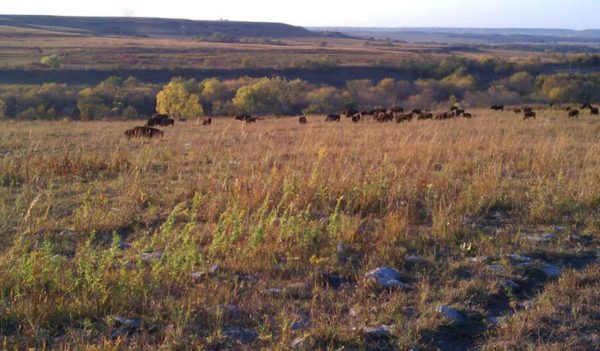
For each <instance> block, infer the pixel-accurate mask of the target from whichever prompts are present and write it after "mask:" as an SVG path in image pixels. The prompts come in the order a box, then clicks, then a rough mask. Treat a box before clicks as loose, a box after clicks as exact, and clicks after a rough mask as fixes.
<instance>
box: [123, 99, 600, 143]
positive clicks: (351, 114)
mask: <svg viewBox="0 0 600 351" xmlns="http://www.w3.org/2000/svg"><path fill="white" fill-rule="evenodd" d="M550 106H551V107H553V106H554V105H553V104H551V105H550ZM490 109H491V110H493V111H502V112H504V111H506V110H507V109H505V107H504V105H492V106H491V107H490ZM561 109H562V108H561ZM585 109H589V111H590V114H592V115H598V114H599V111H598V107H594V106H592V104H590V103H585V104H583V105H581V107H580V108H573V107H564V111H565V112H567V115H568V117H569V118H578V117H579V115H580V113H582V111H583V110H585ZM512 111H513V112H514V113H515V114H522V115H523V119H529V118H536V116H537V114H536V112H535V111H534V109H533V108H532V107H522V108H513V109H512ZM342 116H343V117H345V118H348V119H350V120H351V121H352V122H354V123H358V122H360V121H361V120H363V119H365V118H367V117H370V118H372V119H373V121H376V122H381V123H385V122H394V121H395V122H396V123H403V122H410V121H412V120H413V119H417V120H427V119H431V120H446V119H451V118H457V117H463V118H472V117H473V114H471V113H469V112H467V111H465V110H464V109H460V108H458V107H456V106H453V107H451V108H450V110H449V111H443V112H436V113H433V112H431V111H430V110H420V109H414V110H408V111H405V110H404V109H403V108H402V107H392V108H390V109H386V108H377V109H374V110H370V111H362V112H361V111H358V110H354V109H349V110H346V111H344V112H342V113H341V114H334V113H332V114H329V115H327V116H326V117H325V121H326V122H339V121H341V119H342ZM235 119H236V120H239V121H242V122H244V123H256V121H257V120H258V118H256V117H252V116H251V115H250V114H247V113H245V114H240V115H237V116H235ZM179 120H180V121H182V122H184V121H186V119H185V118H180V119H179ZM298 122H299V123H300V124H307V123H308V119H307V118H306V117H305V116H300V117H299V118H298ZM211 123H212V118H210V117H206V118H204V120H203V121H202V125H204V126H208V125H210V124H211ZM174 125H175V120H174V119H172V118H169V116H167V115H164V114H156V115H154V116H152V118H150V119H149V120H148V121H147V122H146V125H144V126H138V127H135V128H133V129H129V130H127V131H125V135H126V136H127V137H128V138H132V137H145V138H153V137H162V136H163V131H162V130H160V129H157V128H155V127H169V126H174Z"/></svg>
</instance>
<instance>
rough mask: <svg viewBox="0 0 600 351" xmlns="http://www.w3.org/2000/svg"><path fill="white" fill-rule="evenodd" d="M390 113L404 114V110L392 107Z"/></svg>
mask: <svg viewBox="0 0 600 351" xmlns="http://www.w3.org/2000/svg"><path fill="white" fill-rule="evenodd" d="M390 112H391V113H404V108H403V107H399V106H394V107H392V108H391V109H390Z"/></svg>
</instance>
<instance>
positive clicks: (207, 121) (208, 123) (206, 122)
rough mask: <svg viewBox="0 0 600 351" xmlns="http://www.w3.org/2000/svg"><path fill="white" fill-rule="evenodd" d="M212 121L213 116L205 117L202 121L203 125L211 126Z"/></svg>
mask: <svg viewBox="0 0 600 351" xmlns="http://www.w3.org/2000/svg"><path fill="white" fill-rule="evenodd" d="M211 123H212V118H211V117H208V118H205V119H204V120H203V121H202V125H203V126H209V125H211Z"/></svg>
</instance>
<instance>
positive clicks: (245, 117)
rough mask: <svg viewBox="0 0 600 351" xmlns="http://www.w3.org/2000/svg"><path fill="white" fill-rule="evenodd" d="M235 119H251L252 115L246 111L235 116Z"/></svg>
mask: <svg viewBox="0 0 600 351" xmlns="http://www.w3.org/2000/svg"><path fill="white" fill-rule="evenodd" d="M235 119H236V120H238V121H247V120H249V119H252V116H251V115H249V114H247V113H243V114H241V115H237V116H235Z"/></svg>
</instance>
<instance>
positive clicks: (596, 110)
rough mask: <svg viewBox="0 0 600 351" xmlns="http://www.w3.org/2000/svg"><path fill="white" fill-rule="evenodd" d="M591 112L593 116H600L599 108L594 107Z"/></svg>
mask: <svg viewBox="0 0 600 351" xmlns="http://www.w3.org/2000/svg"><path fill="white" fill-rule="evenodd" d="M590 112H591V113H592V114H593V115H598V114H599V113H598V108H597V107H592V108H590Z"/></svg>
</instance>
